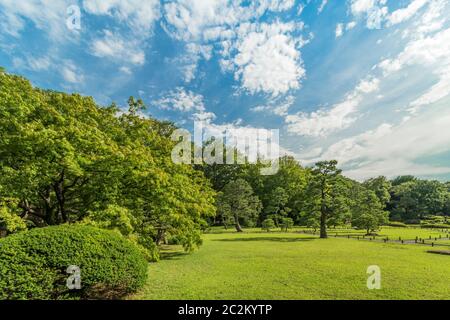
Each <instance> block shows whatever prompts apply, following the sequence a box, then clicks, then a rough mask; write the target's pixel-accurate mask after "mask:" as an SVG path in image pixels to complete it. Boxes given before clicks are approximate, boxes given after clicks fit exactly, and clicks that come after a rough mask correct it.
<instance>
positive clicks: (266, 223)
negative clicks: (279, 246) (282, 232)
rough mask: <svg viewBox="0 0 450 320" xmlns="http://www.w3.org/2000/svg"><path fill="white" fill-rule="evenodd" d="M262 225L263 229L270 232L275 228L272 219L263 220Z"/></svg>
mask: <svg viewBox="0 0 450 320" xmlns="http://www.w3.org/2000/svg"><path fill="white" fill-rule="evenodd" d="M261 226H262V229H263V230H265V231H267V232H270V230H271V229H273V228H275V222H273V220H272V219H266V220H264V221H263V222H262V224H261Z"/></svg>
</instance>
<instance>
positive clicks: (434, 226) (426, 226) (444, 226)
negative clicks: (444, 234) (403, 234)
mask: <svg viewBox="0 0 450 320" xmlns="http://www.w3.org/2000/svg"><path fill="white" fill-rule="evenodd" d="M420 227H421V228H424V229H450V225H448V224H431V223H430V224H422V225H421V226H420Z"/></svg>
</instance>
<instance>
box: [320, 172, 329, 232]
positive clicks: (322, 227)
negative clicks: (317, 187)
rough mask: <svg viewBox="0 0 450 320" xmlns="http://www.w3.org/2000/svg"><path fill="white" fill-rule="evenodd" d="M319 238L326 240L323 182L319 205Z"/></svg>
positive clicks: (323, 183)
mask: <svg viewBox="0 0 450 320" xmlns="http://www.w3.org/2000/svg"><path fill="white" fill-rule="evenodd" d="M320 238H321V239H326V238H328V235H327V213H326V210H325V181H323V182H322V203H321V205H320Z"/></svg>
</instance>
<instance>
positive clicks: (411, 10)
mask: <svg viewBox="0 0 450 320" xmlns="http://www.w3.org/2000/svg"><path fill="white" fill-rule="evenodd" d="M429 2H430V0H413V1H412V2H411V3H410V4H409V5H408V6H407V7H406V8H402V9H398V10H396V11H394V12H392V13H391V14H390V15H389V17H388V18H387V19H388V25H396V24H399V23H401V22H404V21H407V20H409V19H410V18H412V17H413V16H414V15H415V14H416V13H417V12H418V11H419V10H420V9H421V8H422V7H423V6H425V5H426V4H427V3H429Z"/></svg>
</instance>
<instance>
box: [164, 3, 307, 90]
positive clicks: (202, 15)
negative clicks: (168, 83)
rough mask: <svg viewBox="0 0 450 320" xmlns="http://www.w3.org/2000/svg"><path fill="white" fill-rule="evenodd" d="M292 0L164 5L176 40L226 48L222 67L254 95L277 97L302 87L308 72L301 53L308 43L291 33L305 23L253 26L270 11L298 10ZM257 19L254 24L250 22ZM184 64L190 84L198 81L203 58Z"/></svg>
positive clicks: (167, 20)
mask: <svg viewBox="0 0 450 320" xmlns="http://www.w3.org/2000/svg"><path fill="white" fill-rule="evenodd" d="M294 4H295V1H293V0H284V1H281V0H259V1H252V2H249V3H248V4H246V5H243V3H242V1H237V0H231V1H229V0H205V1H196V0H177V1H171V2H168V3H166V4H165V5H164V17H165V23H164V24H163V26H164V28H165V29H166V31H167V32H168V33H169V34H170V35H171V36H172V37H174V38H176V39H178V40H183V41H186V42H189V43H195V45H196V46H204V45H206V44H208V45H221V46H222V47H223V50H222V51H221V52H219V53H220V54H221V55H222V59H221V60H220V61H219V63H220V66H221V68H222V70H223V71H225V72H234V74H235V79H236V80H239V81H240V82H241V84H242V88H243V89H244V90H246V91H248V92H250V93H252V94H255V93H259V92H263V93H269V94H272V95H274V96H276V95H278V94H281V93H286V92H287V91H288V90H290V89H298V88H299V87H300V80H301V78H302V77H303V76H304V73H305V70H304V69H303V67H302V60H301V57H300V52H299V51H298V50H297V49H298V48H299V47H301V45H303V44H304V43H302V42H301V40H302V39H297V38H295V37H293V36H292V33H294V32H298V31H300V30H301V29H302V27H301V25H302V24H301V23H286V24H285V23H281V22H274V23H272V24H266V23H259V22H254V20H257V19H259V18H260V17H261V16H262V15H263V14H264V13H265V12H267V11H276V12H280V11H285V10H289V9H291V8H293V6H294ZM250 21H252V22H250ZM193 57H194V58H193V59H192V60H193V62H192V63H189V64H185V65H184V68H185V78H186V80H187V81H189V80H191V79H193V78H194V77H195V74H194V72H195V70H196V66H197V64H198V60H199V59H198V57H201V55H199V54H197V55H195V54H194V55H193Z"/></svg>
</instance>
